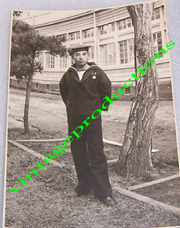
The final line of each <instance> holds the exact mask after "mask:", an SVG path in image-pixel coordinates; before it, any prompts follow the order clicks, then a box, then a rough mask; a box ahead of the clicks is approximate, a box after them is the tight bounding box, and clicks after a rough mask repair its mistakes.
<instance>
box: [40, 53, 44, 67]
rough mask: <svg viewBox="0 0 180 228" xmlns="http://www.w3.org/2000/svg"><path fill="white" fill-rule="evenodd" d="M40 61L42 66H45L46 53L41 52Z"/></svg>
mask: <svg viewBox="0 0 180 228" xmlns="http://www.w3.org/2000/svg"><path fill="white" fill-rule="evenodd" d="M39 62H40V63H41V66H42V67H44V53H43V52H39Z"/></svg>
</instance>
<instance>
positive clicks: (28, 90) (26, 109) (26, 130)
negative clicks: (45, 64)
mask: <svg viewBox="0 0 180 228" xmlns="http://www.w3.org/2000/svg"><path fill="white" fill-rule="evenodd" d="M33 57H34V58H35V54H34V56H33ZM34 58H33V63H32V66H31V73H30V74H29V76H28V82H27V87H26V98H25V106H24V118H23V119H24V133H25V134H28V135H29V134H30V129H29V104H30V94H31V87H32V78H33V73H34Z"/></svg>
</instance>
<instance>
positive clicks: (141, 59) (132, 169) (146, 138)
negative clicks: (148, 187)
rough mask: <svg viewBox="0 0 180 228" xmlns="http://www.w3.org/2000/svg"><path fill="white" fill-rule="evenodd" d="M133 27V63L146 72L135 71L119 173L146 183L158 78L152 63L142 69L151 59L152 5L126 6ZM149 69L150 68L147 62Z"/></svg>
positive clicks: (152, 53)
mask: <svg viewBox="0 0 180 228" xmlns="http://www.w3.org/2000/svg"><path fill="white" fill-rule="evenodd" d="M127 9H128V12H129V14H130V17H131V19H132V23H133V26H134V41H135V42H134V45H135V50H136V52H135V60H136V63H137V66H140V68H141V69H143V70H144V71H146V73H145V74H144V75H143V76H142V73H141V72H138V73H137V74H136V75H137V78H138V77H140V76H142V77H141V78H140V79H138V81H137V87H136V94H135V97H134V99H133V102H132V106H131V110H130V115H129V119H128V123H127V127H126V132H125V137H124V142H123V146H122V148H121V151H120V156H119V160H118V172H119V173H120V175H122V176H125V177H127V176H128V177H131V176H132V177H135V178H142V179H144V180H148V179H149V177H150V173H151V171H152V169H153V165H152V161H151V151H152V125H153V117H154V113H155V111H156V109H157V106H158V100H159V95H158V78H157V73H156V66H155V64H154V65H153V66H152V67H150V68H149V69H144V65H145V63H146V62H147V61H148V60H150V59H154V50H153V39H152V30H151V17H152V13H153V9H154V3H143V4H138V5H134V6H128V7H127ZM149 63H150V64H149V65H148V66H151V65H152V62H149Z"/></svg>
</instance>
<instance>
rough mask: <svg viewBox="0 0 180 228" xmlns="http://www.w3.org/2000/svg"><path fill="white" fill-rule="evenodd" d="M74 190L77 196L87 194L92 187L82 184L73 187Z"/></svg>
mask: <svg viewBox="0 0 180 228" xmlns="http://www.w3.org/2000/svg"><path fill="white" fill-rule="evenodd" d="M74 191H75V192H76V193H77V196H84V195H88V194H89V193H90V192H91V191H92V188H91V187H89V188H83V187H82V186H79V185H78V186H76V188H75V189H74Z"/></svg>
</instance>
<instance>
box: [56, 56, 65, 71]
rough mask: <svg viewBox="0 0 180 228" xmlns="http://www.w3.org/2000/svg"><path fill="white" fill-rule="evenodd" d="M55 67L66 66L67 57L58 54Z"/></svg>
mask: <svg viewBox="0 0 180 228" xmlns="http://www.w3.org/2000/svg"><path fill="white" fill-rule="evenodd" d="M56 63H57V68H67V57H66V56H58V57H57V59H56Z"/></svg>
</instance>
